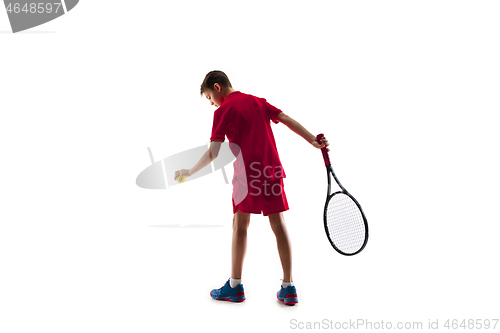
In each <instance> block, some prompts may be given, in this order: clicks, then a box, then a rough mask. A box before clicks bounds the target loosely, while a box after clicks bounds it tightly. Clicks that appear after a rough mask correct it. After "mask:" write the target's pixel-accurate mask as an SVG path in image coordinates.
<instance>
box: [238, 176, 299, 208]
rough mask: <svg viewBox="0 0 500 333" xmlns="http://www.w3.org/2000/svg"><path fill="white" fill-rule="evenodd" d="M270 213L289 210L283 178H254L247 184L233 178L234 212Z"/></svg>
mask: <svg viewBox="0 0 500 333" xmlns="http://www.w3.org/2000/svg"><path fill="white" fill-rule="evenodd" d="M238 209H239V210H240V211H242V212H243V213H254V214H260V213H263V215H264V216H267V215H269V214H274V213H279V212H284V211H286V210H288V209H289V208H288V201H287V200H286V195H285V189H284V187H283V178H279V179H275V180H264V181H260V180H253V181H250V182H249V183H248V184H245V183H243V182H241V181H239V180H238V178H237V177H234V178H233V213H236V212H237V211H238Z"/></svg>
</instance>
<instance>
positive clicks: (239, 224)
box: [233, 219, 250, 232]
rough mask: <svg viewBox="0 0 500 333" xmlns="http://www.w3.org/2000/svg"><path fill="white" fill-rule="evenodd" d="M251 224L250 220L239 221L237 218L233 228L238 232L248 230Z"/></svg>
mask: <svg viewBox="0 0 500 333" xmlns="http://www.w3.org/2000/svg"><path fill="white" fill-rule="evenodd" d="M249 225H250V221H239V220H237V219H235V220H234V221H233V230H234V231H238V232H246V231H247V229H248V226H249Z"/></svg>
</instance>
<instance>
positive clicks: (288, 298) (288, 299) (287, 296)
mask: <svg viewBox="0 0 500 333" xmlns="http://www.w3.org/2000/svg"><path fill="white" fill-rule="evenodd" d="M276 296H277V297H278V300H280V301H281V302H283V303H285V304H286V305H295V304H297V303H298V302H299V299H298V298H297V289H295V286H288V287H286V288H283V286H281V289H280V291H278V292H277V293H276Z"/></svg>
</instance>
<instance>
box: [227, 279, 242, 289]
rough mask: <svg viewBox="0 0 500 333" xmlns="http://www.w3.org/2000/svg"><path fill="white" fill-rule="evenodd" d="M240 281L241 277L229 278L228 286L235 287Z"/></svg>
mask: <svg viewBox="0 0 500 333" xmlns="http://www.w3.org/2000/svg"><path fill="white" fill-rule="evenodd" d="M240 283H241V279H233V278H230V279H229V286H230V287H231V288H234V287H236V286H237V285H239V284H240Z"/></svg>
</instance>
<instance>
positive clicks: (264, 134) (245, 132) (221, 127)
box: [210, 91, 286, 181]
mask: <svg viewBox="0 0 500 333" xmlns="http://www.w3.org/2000/svg"><path fill="white" fill-rule="evenodd" d="M280 112H281V110H279V109H277V108H276V107H274V106H272V105H271V104H269V103H268V102H267V101H266V100H265V99H264V98H259V97H255V96H252V95H248V94H244V93H241V92H239V91H234V92H232V93H230V94H229V95H227V96H226V99H225V101H224V102H223V103H222V105H221V106H220V107H219V108H218V109H217V110H215V112H214V123H213V127H212V136H211V137H210V141H215V140H217V141H224V139H225V138H224V137H225V136H227V138H228V140H229V142H231V143H235V144H237V145H238V146H239V149H241V156H242V157H243V162H244V165H242V163H241V162H240V160H238V159H237V160H236V161H235V162H234V177H238V176H239V175H241V174H242V173H246V178H247V179H248V181H251V180H252V179H259V180H268V181H271V180H274V179H279V178H285V177H286V174H285V170H284V169H283V167H282V165H281V161H280V158H279V155H278V149H277V148H276V142H275V141H274V135H273V131H272V129H271V123H270V120H272V121H273V122H274V123H275V124H277V123H279V120H278V118H277V117H278V114H279V113H280ZM230 146H231V145H230ZM231 150H232V151H233V153H235V150H234V149H233V148H231ZM235 156H236V154H235ZM243 168H244V169H243Z"/></svg>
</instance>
